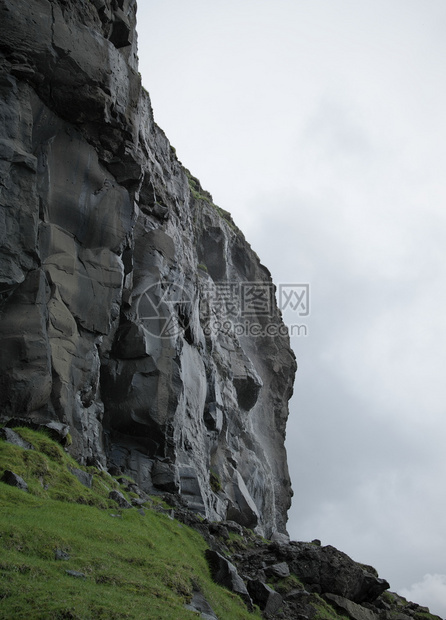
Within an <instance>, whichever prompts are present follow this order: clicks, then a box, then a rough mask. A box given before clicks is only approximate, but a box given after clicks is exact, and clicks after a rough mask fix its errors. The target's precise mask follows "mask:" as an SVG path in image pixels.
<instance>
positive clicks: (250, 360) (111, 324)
mask: <svg viewBox="0 0 446 620" xmlns="http://www.w3.org/2000/svg"><path fill="white" fill-rule="evenodd" d="M135 22H136V3H135V1H134V0H92V1H90V0H0V72H1V75H0V116H1V118H2V123H1V125H0V192H1V193H0V312H1V320H0V339H1V343H0V414H1V417H2V420H3V421H7V420H8V419H11V418H12V419H19V420H21V421H23V420H24V421H25V422H26V421H28V422H30V423H31V422H33V421H34V423H36V424H42V423H43V424H47V423H49V422H53V423H57V424H59V425H65V426H63V428H65V427H66V428H67V429H68V428H69V435H70V441H71V442H72V443H71V445H70V446H69V448H68V449H69V450H70V452H71V453H72V454H73V456H75V457H76V459H78V461H79V462H80V463H83V464H92V463H96V464H100V465H102V466H103V467H106V468H113V470H116V471H120V472H122V473H124V474H128V475H130V476H131V477H132V478H133V479H134V480H135V481H136V482H137V483H138V485H139V487H140V488H141V489H142V490H143V491H144V492H146V493H163V492H166V491H168V492H170V493H180V494H182V496H183V499H184V500H185V502H186V503H187V504H188V506H189V507H190V508H192V509H193V510H195V511H196V512H199V513H201V514H202V515H204V516H206V517H208V518H209V519H213V520H220V519H226V518H229V519H232V520H235V521H238V522H239V523H241V524H243V525H246V526H249V527H251V528H257V530H258V531H259V532H260V533H262V534H264V535H267V536H270V535H272V534H273V533H274V532H279V533H284V532H285V531H286V529H285V526H286V513H287V509H288V507H289V505H290V498H291V486H290V479H289V475H288V470H287V461H286V453H285V449H284V434H285V425H286V420H287V416H288V408H287V407H288V405H287V403H288V399H289V398H290V396H291V393H292V385H293V378H294V372H295V368H296V363H295V358H294V355H293V353H292V351H291V350H290V346H289V339H288V336H287V332H286V330H285V328H284V325H283V323H282V319H281V315H280V312H279V311H278V309H277V307H276V302H275V298H274V288H273V285H272V282H271V278H270V274H269V272H268V271H267V269H266V268H265V267H263V266H262V265H261V263H260V261H259V259H258V257H257V256H256V255H255V253H254V252H253V251H252V249H251V248H250V246H249V244H248V243H247V242H246V240H245V238H244V236H243V234H242V233H241V232H240V231H239V230H238V229H237V227H236V226H235V224H234V222H233V220H232V218H231V216H230V215H229V214H228V213H227V212H226V211H223V210H222V209H219V208H218V207H216V206H215V205H214V204H213V202H212V197H211V195H210V194H209V193H208V192H206V191H204V190H203V189H202V187H201V185H200V183H199V181H198V180H197V179H196V178H195V177H193V176H192V175H191V174H190V173H189V172H188V171H187V170H186V169H185V168H184V167H183V166H182V165H181V163H180V162H179V161H178V159H177V157H176V155H175V152H174V149H172V148H171V146H170V144H169V142H168V140H167V138H166V137H165V135H164V133H163V132H162V131H161V130H160V129H159V128H158V126H157V125H156V124H155V122H154V119H153V114H152V109H151V104H150V98H149V95H148V94H147V92H146V91H145V90H144V89H143V88H142V87H141V81H140V76H139V74H138V71H137V69H138V67H137V49H136V31H135ZM229 206H230V205H229ZM270 334H274V335H270Z"/></svg>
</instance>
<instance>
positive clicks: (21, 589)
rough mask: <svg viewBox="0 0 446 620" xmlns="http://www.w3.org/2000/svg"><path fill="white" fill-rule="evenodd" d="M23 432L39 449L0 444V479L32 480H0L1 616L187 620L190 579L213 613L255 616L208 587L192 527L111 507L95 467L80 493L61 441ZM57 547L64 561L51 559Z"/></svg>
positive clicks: (111, 484) (107, 481)
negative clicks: (22, 484) (7, 472)
mask: <svg viewBox="0 0 446 620" xmlns="http://www.w3.org/2000/svg"><path fill="white" fill-rule="evenodd" d="M20 434H21V435H22V436H23V438H25V439H27V441H30V442H31V443H32V444H33V445H34V446H35V447H36V448H37V449H36V450H33V451H27V450H23V449H21V448H18V447H16V446H12V445H10V444H8V443H6V442H4V441H3V440H0V476H1V475H2V474H3V471H4V469H11V470H13V471H14V472H15V473H17V474H19V475H20V476H22V477H23V478H24V479H25V481H26V482H27V483H28V486H29V493H26V492H24V491H20V490H18V489H15V488H13V487H10V486H8V485H6V484H4V483H0V618H1V619H5V620H6V619H8V620H12V619H15V618H17V619H18V618H32V619H34V618H35V619H42V620H43V619H45V620H46V619H47V618H54V619H62V618H72V619H81V620H88V619H90V618H91V619H94V620H100V619H104V620H105V619H107V620H109V619H120V618H135V619H138V618H141V619H144V620H146V619H159V620H164V619H166V620H178V619H179V618H184V619H186V620H187V618H197V617H198V616H197V614H196V613H194V612H191V611H188V610H186V609H185V608H184V605H185V603H186V602H188V601H189V600H190V597H191V595H192V590H193V588H194V585H195V586H197V587H199V589H201V591H202V592H203V594H204V595H205V596H206V598H207V600H208V601H209V603H210V604H211V606H212V607H213V609H214V611H215V613H216V614H217V616H218V617H220V618H230V619H231V620H232V619H235V620H244V619H248V618H250V619H254V618H260V616H259V615H258V614H257V613H254V614H250V613H248V611H247V609H246V607H245V606H244V604H243V602H242V601H241V600H240V599H239V598H238V597H236V596H234V595H233V594H232V593H230V592H229V591H227V590H225V589H223V588H221V587H220V586H218V585H216V584H215V583H213V581H212V579H211V577H210V573H209V569H208V566H207V563H206V560H205V557H204V551H205V549H206V543H205V541H204V539H203V538H202V537H201V536H200V535H199V534H198V533H197V532H195V531H194V530H192V529H190V528H188V527H186V526H184V525H182V524H181V523H179V522H178V521H176V520H172V519H169V518H168V517H167V516H166V515H164V514H160V513H158V512H156V511H154V510H151V509H149V508H146V509H145V510H144V512H145V514H140V513H139V512H138V511H137V510H136V509H129V510H120V509H118V508H117V506H116V504H114V502H112V501H111V500H109V499H108V493H109V490H110V489H111V488H119V489H120V490H121V491H122V487H120V485H119V483H118V482H117V481H116V480H114V479H113V478H111V477H110V476H109V475H108V474H106V473H105V472H98V471H97V470H96V473H95V474H94V481H93V489H91V490H90V489H87V488H86V487H83V486H82V485H81V484H80V483H79V482H78V481H77V479H76V478H75V477H74V476H73V475H72V474H71V473H70V472H69V470H68V466H77V467H79V466H78V465H77V464H76V463H75V461H73V460H72V459H71V458H70V457H69V456H68V455H67V454H65V452H64V450H63V449H62V448H61V447H60V446H59V445H58V444H56V443H55V442H53V441H52V440H51V439H49V438H48V437H46V436H45V435H43V434H41V433H36V432H34V431H30V430H29V429H20ZM88 471H90V472H91V473H93V469H92V468H88ZM127 497H128V495H127ZM112 515H115V516H112ZM56 549H60V550H62V551H64V552H65V553H67V554H68V555H69V556H70V559H69V560H56V559H55V550H56ZM67 570H73V571H77V572H79V573H83V574H84V575H85V577H84V578H76V577H73V576H71V575H69V574H67V572H66V571H67Z"/></svg>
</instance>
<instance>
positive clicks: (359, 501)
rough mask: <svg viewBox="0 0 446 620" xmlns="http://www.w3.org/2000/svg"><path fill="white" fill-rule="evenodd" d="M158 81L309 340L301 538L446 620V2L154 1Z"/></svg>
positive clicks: (203, 175) (209, 184) (191, 156)
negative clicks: (295, 296) (303, 306)
mask: <svg viewBox="0 0 446 620" xmlns="http://www.w3.org/2000/svg"><path fill="white" fill-rule="evenodd" d="M138 23H139V26H138V31H139V56H140V71H141V74H142V78H143V83H144V85H145V87H146V88H147V89H148V90H149V92H150V94H151V97H152V104H153V108H154V113H155V119H156V121H157V123H158V124H159V125H160V126H161V127H162V128H163V129H164V131H165V132H166V134H167V136H168V138H169V140H170V142H171V143H172V145H173V146H174V147H176V149H177V154H178V156H179V158H180V160H181V161H182V163H183V164H184V165H185V166H186V167H188V168H189V169H190V170H191V172H192V173H193V174H194V175H196V176H197V177H198V178H199V179H200V181H201V182H202V185H203V186H204V187H205V188H206V189H207V190H209V191H210V192H211V194H212V195H213V197H214V201H215V202H216V203H217V204H218V205H220V206H221V207H222V208H224V209H226V210H228V211H230V212H231V213H232V215H233V217H234V220H235V221H236V223H237V224H238V225H239V226H240V228H241V229H242V230H243V232H244V233H245V235H246V237H247V239H248V241H249V242H250V243H251V245H252V246H253V248H254V249H255V250H256V251H257V253H258V254H259V256H260V258H261V260H262V262H263V263H264V264H265V265H266V266H267V267H268V268H269V269H270V271H271V272H272V274H273V278H274V280H275V282H276V284H279V283H306V282H308V283H309V284H310V302H311V312H310V316H308V317H299V316H297V313H296V312H294V313H293V312H292V311H290V312H287V313H286V320H287V322H288V323H289V324H290V325H292V324H301V325H302V324H305V325H306V326H307V329H308V335H307V336H306V337H304V336H303V335H301V336H299V337H295V338H294V339H293V348H294V350H295V352H296V355H297V359H298V364H299V371H298V375H297V380H296V387H295V395H294V397H293V400H292V402H291V407H290V410H291V413H290V418H289V423H288V430H287V447H288V453H289V465H290V472H291V477H292V481H293V487H294V492H295V496H294V500H293V506H292V509H291V511H290V514H289V522H288V529H289V533H290V535H291V537H292V538H293V539H296V540H311V539H313V538H320V539H321V540H322V543H323V544H332V545H334V546H335V547H337V548H339V549H341V550H343V551H345V552H346V553H348V554H349V555H351V556H352V557H353V559H355V560H357V561H360V562H364V563H368V564H372V565H374V566H375V567H376V568H377V570H378V571H379V573H380V576H381V577H384V578H386V579H387V580H389V581H390V583H391V589H392V590H395V591H398V592H399V593H400V594H403V595H404V596H407V597H408V598H409V599H411V600H415V601H416V602H418V603H421V604H427V605H428V606H429V607H430V609H431V611H432V612H434V613H437V614H439V615H440V616H442V617H446V537H445V527H444V523H445V514H446V491H445V478H446V476H445V474H446V459H445V456H444V454H445V437H446V415H445V414H446V411H445V409H446V394H445V392H446V380H445V370H446V311H445V310H446V243H445V241H446V234H445V230H446V227H445V224H446V221H445V220H446V209H445V204H446V187H445V171H446V121H445V113H446V77H445V68H446V36H445V34H446V2H445V1H444V0H363V1H361V0H237V1H236V0H189V1H188V2H185V1H184V0H162V1H161V0H144V1H143V0H140V2H139V20H138Z"/></svg>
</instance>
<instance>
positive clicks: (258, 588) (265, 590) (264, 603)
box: [248, 579, 283, 615]
mask: <svg viewBox="0 0 446 620" xmlns="http://www.w3.org/2000/svg"><path fill="white" fill-rule="evenodd" d="M248 592H249V594H250V595H251V598H252V600H253V602H254V603H255V604H256V605H258V606H259V607H260V609H261V610H262V611H263V612H264V613H265V614H271V615H272V614H275V613H276V611H278V610H279V608H280V607H281V605H282V603H283V599H282V597H281V596H280V594H279V593H278V592H275V591H274V590H273V589H272V588H270V587H269V586H268V585H266V583H262V582H261V581H259V580H258V579H251V580H250V581H248Z"/></svg>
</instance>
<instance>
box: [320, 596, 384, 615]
mask: <svg viewBox="0 0 446 620" xmlns="http://www.w3.org/2000/svg"><path fill="white" fill-rule="evenodd" d="M325 599H326V600H327V601H328V602H329V603H331V604H332V605H333V606H334V607H335V609H337V610H339V611H340V612H341V613H346V614H347V615H348V617H349V618H351V620H379V615H378V614H375V613H373V611H370V609H367V608H366V607H363V606H362V605H358V604H357V603H354V602H353V601H349V600H348V599H346V598H344V597H343V596H337V595H336V594H326V595H325Z"/></svg>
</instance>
